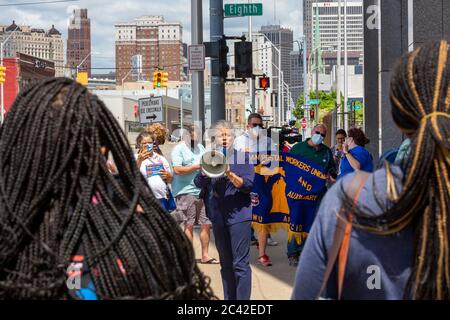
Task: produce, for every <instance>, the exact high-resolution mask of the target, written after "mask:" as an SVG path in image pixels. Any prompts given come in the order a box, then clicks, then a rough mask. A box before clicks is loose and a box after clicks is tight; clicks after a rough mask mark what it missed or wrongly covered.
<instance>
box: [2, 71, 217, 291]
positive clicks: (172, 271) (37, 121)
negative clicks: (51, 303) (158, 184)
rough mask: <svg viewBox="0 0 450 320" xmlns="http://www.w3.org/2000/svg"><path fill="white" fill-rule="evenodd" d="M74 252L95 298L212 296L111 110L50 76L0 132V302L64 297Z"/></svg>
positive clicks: (23, 98)
mask: <svg viewBox="0 0 450 320" xmlns="http://www.w3.org/2000/svg"><path fill="white" fill-rule="evenodd" d="M102 147H103V148H104V147H106V148H107V149H108V150H110V152H111V153H112V156H113V158H114V161H115V163H116V165H117V168H118V174H117V176H113V175H112V174H111V173H110V172H109V170H108V168H107V165H106V159H105V156H104V155H103V154H102V153H101V152H100V150H101V148H102ZM94 200H95V201H94ZM80 248H82V249H83V252H84V254H85V258H86V261H87V265H88V268H89V270H90V273H91V274H93V275H95V276H92V279H93V283H94V286H95V289H96V293H97V295H98V297H99V298H100V299H121V298H137V299H211V298H215V297H214V295H213V293H212V290H211V289H210V280H209V278H207V277H205V276H204V275H203V274H202V273H201V272H200V270H199V269H198V267H197V265H196V262H195V258H194V252H193V248H192V245H191V243H190V242H189V241H188V239H187V238H186V237H185V236H184V234H183V233H182V232H180V230H179V228H178V226H177V224H176V222H175V221H174V220H173V219H172V218H171V217H170V216H169V215H168V214H167V213H166V212H164V211H163V209H162V208H161V207H160V206H159V205H158V203H157V201H156V199H155V198H154V197H153V195H152V193H151V191H150V189H149V188H148V186H147V184H146V182H145V180H144V178H143V177H142V176H141V174H140V172H139V169H138V168H137V166H136V164H135V159H134V157H133V153H132V151H131V149H130V147H129V144H128V142H127V139H126V136H125V134H124V133H123V131H122V130H121V129H120V127H119V124H118V123H117V122H116V120H115V118H114V116H113V115H112V114H111V113H110V112H109V111H108V110H107V108H106V107H105V105H104V104H103V103H102V102H101V101H100V100H99V99H98V98H97V97H96V96H94V95H91V94H90V93H89V92H88V90H87V89H86V88H85V87H83V86H81V85H79V84H77V83H75V82H73V81H72V80H69V79H65V78H53V79H48V80H44V81H41V82H38V83H36V84H34V85H32V86H30V87H29V88H27V89H26V90H24V91H23V92H22V93H21V94H20V95H19V96H18V98H17V99H16V101H15V103H14V105H13V106H12V108H11V111H10V112H9V114H8V116H7V117H6V120H5V123H4V124H3V126H2V127H1V128H0V299H5V298H6V299H66V298H69V297H70V296H69V293H68V288H67V285H66V282H67V269H68V266H69V264H70V259H71V257H72V256H73V255H75V254H77V252H78V250H80Z"/></svg>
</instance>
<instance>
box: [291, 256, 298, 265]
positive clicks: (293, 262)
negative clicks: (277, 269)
mask: <svg viewBox="0 0 450 320" xmlns="http://www.w3.org/2000/svg"><path fill="white" fill-rule="evenodd" d="M298 260H299V257H297V256H291V257H289V266H291V267H297V266H298Z"/></svg>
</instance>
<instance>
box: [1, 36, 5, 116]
mask: <svg viewBox="0 0 450 320" xmlns="http://www.w3.org/2000/svg"><path fill="white" fill-rule="evenodd" d="M0 66H3V42H2V43H0ZM0 86H1V87H0V90H1V91H2V92H1V97H0V99H1V100H0V103H1V104H2V106H1V108H2V109H1V111H0V112H1V116H0V121H1V122H0V123H1V124H3V121H4V117H5V93H4V91H5V86H4V85H3V82H2V83H1V84H0Z"/></svg>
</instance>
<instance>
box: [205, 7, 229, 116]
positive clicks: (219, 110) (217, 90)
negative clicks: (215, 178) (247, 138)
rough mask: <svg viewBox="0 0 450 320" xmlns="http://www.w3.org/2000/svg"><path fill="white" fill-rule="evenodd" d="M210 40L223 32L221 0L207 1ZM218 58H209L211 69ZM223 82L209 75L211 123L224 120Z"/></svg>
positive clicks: (216, 63)
mask: <svg viewBox="0 0 450 320" xmlns="http://www.w3.org/2000/svg"><path fill="white" fill-rule="evenodd" d="M199 2H201V0H200V1H199ZM209 18H210V22H209V24H210V41H211V42H216V41H219V40H220V39H221V38H222V36H223V34H224V30H223V0H210V1H209ZM218 65H219V59H218V58H215V57H212V58H211V70H214V69H215V68H217V69H218ZM225 119H226V116H225V82H224V80H223V78H222V77H220V76H212V77H211V124H214V123H215V122H217V121H219V120H225Z"/></svg>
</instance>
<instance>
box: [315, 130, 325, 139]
mask: <svg viewBox="0 0 450 320" xmlns="http://www.w3.org/2000/svg"><path fill="white" fill-rule="evenodd" d="M316 134H320V135H321V136H322V137H323V138H326V137H327V135H326V134H324V133H321V132H319V131H316Z"/></svg>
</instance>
